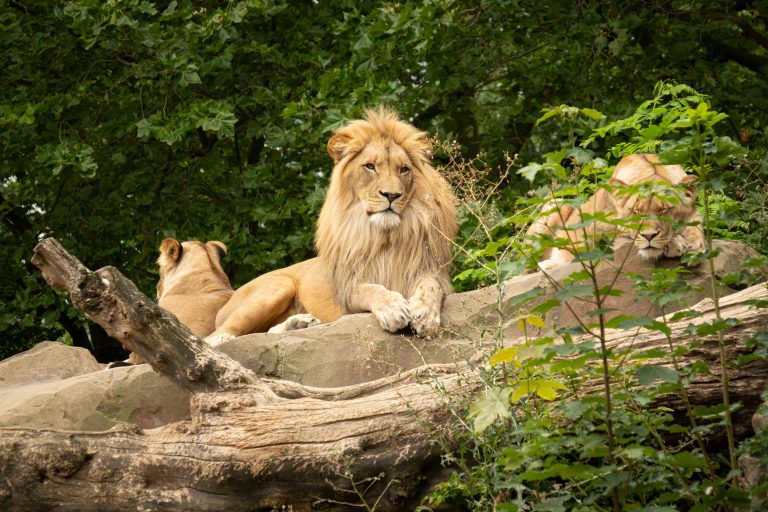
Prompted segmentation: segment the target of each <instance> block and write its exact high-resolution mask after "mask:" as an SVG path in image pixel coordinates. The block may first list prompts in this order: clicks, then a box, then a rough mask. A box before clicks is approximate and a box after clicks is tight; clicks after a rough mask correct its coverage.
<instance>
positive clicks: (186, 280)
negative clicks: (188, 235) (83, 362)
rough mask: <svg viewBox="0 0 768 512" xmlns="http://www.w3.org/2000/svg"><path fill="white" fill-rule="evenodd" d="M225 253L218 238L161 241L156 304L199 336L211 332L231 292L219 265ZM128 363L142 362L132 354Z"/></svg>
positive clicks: (168, 239) (167, 239)
mask: <svg viewBox="0 0 768 512" xmlns="http://www.w3.org/2000/svg"><path fill="white" fill-rule="evenodd" d="M226 253H227V246H226V245H224V244H223V243H221V242H218V241H212V242H208V243H205V244H204V243H203V242H198V241H196V240H192V241H188V242H182V243H179V242H178V241H176V240H174V239H173V238H166V239H165V240H163V241H162V243H161V244H160V257H159V258H158V259H157V264H158V267H159V268H160V279H159V280H158V282H157V304H158V305H159V306H160V307H161V308H163V309H165V310H166V311H170V312H171V313H173V314H174V315H176V318H178V319H179V321H180V322H181V323H182V324H184V325H185V326H186V327H187V328H188V329H189V330H190V331H192V333H193V334H194V335H195V336H197V337H198V338H204V337H206V336H208V335H209V334H211V333H212V332H213V330H214V328H215V326H214V324H215V321H216V313H218V312H219V310H220V309H221V308H222V306H224V304H226V303H227V301H228V300H229V298H230V297H231V296H232V293H233V291H232V285H231V284H230V283H229V279H228V278H227V276H226V274H224V271H223V270H222V268H221V259H222V258H223V257H224V255H225V254H226ZM128 362H129V363H132V364H138V363H139V362H141V361H140V360H139V358H138V356H136V354H133V353H132V354H131V355H130V356H129V357H128ZM112 366H117V365H115V364H114V363H113V365H112Z"/></svg>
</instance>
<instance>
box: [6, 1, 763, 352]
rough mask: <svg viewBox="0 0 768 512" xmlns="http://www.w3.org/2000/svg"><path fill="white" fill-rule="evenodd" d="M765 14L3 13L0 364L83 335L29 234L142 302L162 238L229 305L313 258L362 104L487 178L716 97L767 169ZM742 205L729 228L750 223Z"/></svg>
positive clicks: (685, 8) (525, 6) (405, 10)
mask: <svg viewBox="0 0 768 512" xmlns="http://www.w3.org/2000/svg"><path fill="white" fill-rule="evenodd" d="M767 7H768V2H765V1H752V2H736V1H723V2H687V1H673V2H670V1H668V0H656V1H649V2H643V3H636V2H620V3H616V2H599V1H586V2H579V3H577V4H574V3H573V2H565V1H553V2H534V1H531V0H519V1H511V0H510V1H505V0H488V1H476V2H462V1H458V0H419V1H416V2H393V1H376V0H369V1H364V2H353V1H348V0H334V1H329V2H317V3H315V2H296V1H289V2H285V1H256V0H249V1H241V2H227V3H224V2H211V1H207V2H190V1H186V0H180V1H178V0H177V1H172V2H170V3H160V2H151V1H147V0H125V1H108V2H103V1H97V0H72V1H68V2H54V1H50V0H41V1H36V2H27V1H2V2H0V27H2V30H0V50H2V51H1V52H0V66H1V69H2V72H1V73H0V125H2V131H0V220H1V222H0V243H2V247H3V248H2V249H1V250H0V283H2V284H1V285H0V301H2V304H3V309H2V312H0V335H1V336H2V340H3V341H2V344H3V345H2V347H0V357H4V356H8V355H10V354H12V353H15V352H17V351H19V350H22V349H24V348H26V347H28V346H30V345H31V344H33V343H36V342H38V341H41V340H42V339H46V338H60V337H62V336H68V337H69V339H71V340H72V341H73V342H75V343H77V344H80V345H85V346H88V345H90V344H91V341H92V340H93V339H94V337H97V333H96V330H94V329H91V328H89V326H88V325H87V324H86V323H85V322H84V321H83V320H82V319H81V317H79V316H78V315H77V314H76V313H75V312H74V310H73V309H72V308H71V307H70V306H69V305H68V303H67V301H66V299H65V298H64V297H63V296H58V295H55V294H53V292H51V291H50V290H49V289H48V288H47V287H46V286H45V285H44V284H43V282H42V280H41V279H40V278H39V276H38V274H37V272H36V271H35V269H34V268H32V267H31V266H30V265H29V258H30V255H31V251H32V248H33V246H34V244H35V243H36V241H37V240H39V239H40V238H41V237H43V236H56V237H57V238H58V239H60V240H61V241H62V242H63V244H64V245H65V246H66V247H67V249H68V250H70V251H72V253H73V254H76V255H77V256H78V257H79V258H81V259H82V260H83V261H84V263H86V264H87V265H88V266H90V267H91V268H98V267H101V266H104V265H114V266H117V267H119V268H120V269H121V270H123V271H124V272H125V273H126V274H127V275H128V276H129V277H130V278H131V279H132V280H134V281H135V282H136V283H137V284H138V285H139V286H140V288H141V289H143V290H144V291H145V292H147V293H150V292H151V291H152V290H153V287H154V282H155V280H156V274H155V270H154V264H153V260H154V259H155V258H156V256H157V255H156V248H157V246H158V245H159V242H160V240H161V239H162V238H163V237H166V236H173V237H176V238H179V239H190V238H198V239H205V240H210V239H218V240H221V241H223V242H225V243H227V244H228V245H229V247H230V261H231V263H229V271H230V272H231V274H232V275H231V277H232V278H233V282H234V283H235V284H236V285H239V284H242V283H244V282H246V281H247V280H249V279H251V278H253V277H254V276H256V275H258V274H259V273H261V272H264V271H267V270H270V269H272V268H276V267H279V266H283V265H287V264H289V263H291V262H294V261H297V260H301V259H304V258H306V257H308V256H310V255H311V254H312V253H313V248H312V229H313V223H314V219H315V217H316V215H317V212H318V209H319V206H320V205H321V203H322V197H323V191H324V187H325V184H326V179H327V176H328V171H329V170H330V159H329V158H328V157H327V155H326V152H325V147H324V144H325V141H326V139H327V138H328V136H329V134H330V133H331V131H332V130H333V129H334V128H335V127H337V126H339V124H340V123H342V122H344V120H346V119H350V118H354V117H356V116H358V115H359V114H360V112H361V110H362V108H364V107H366V106H371V105H376V104H378V103H388V104H391V105H393V106H395V107H396V108H397V109H398V110H400V111H401V113H402V114H403V115H404V116H406V117H408V118H409V119H411V120H412V121H413V122H414V123H415V124H416V125H418V126H419V127H420V128H422V129H425V130H428V131H430V132H431V133H434V134H436V135H437V136H438V137H440V138H445V139H456V140H458V141H459V142H460V144H461V145H462V146H463V148H464V150H465V152H466V153H467V154H468V155H472V154H475V153H477V152H481V151H482V152H484V153H486V155H488V156H487V158H488V160H489V162H490V163H491V164H493V163H494V162H500V161H501V158H502V155H503V153H504V152H505V151H507V152H510V153H512V154H514V153H519V154H520V155H521V156H520V163H521V164H524V163H525V162H526V161H529V160H533V159H535V157H536V156H537V155H540V154H541V153H543V152H545V151H547V150H550V149H552V148H555V147H559V141H560V139H561V137H562V134H561V133H559V132H556V131H551V130H552V128H551V127H550V126H547V125H544V126H537V125H536V123H535V120H536V119H537V118H538V117H539V116H540V111H541V109H542V108H544V107H547V106H553V105H559V104H561V103H568V104H572V105H579V106H581V107H593V106H594V107H599V109H600V110H601V111H602V112H604V113H606V114H608V115H611V114H614V115H624V114H626V113H627V112H628V111H630V110H631V109H632V108H634V106H635V105H637V104H638V103H639V102H640V101H642V99H645V98H647V97H648V96H649V94H650V92H651V91H652V90H653V85H654V84H655V83H656V82H657V81H658V80H660V79H665V78H668V79H675V80H678V81H680V82H684V83H688V84H689V85H692V86H693V87H694V88H696V89H697V90H699V91H700V92H702V93H706V94H709V95H710V96H711V98H712V103H713V106H714V107H716V108H717V109H718V110H719V111H723V112H727V113H728V114H729V115H730V118H729V123H730V125H729V126H728V127H727V129H728V130H730V132H731V133H729V134H728V135H731V136H732V137H734V138H736V137H738V138H740V139H741V140H742V141H743V142H744V143H746V144H748V145H749V146H750V147H751V148H752V149H753V150H754V151H755V152H756V153H757V154H760V155H761V154H763V153H764V151H765V148H766V146H768V134H766V131H765V127H764V123H765V119H767V118H768V116H767V115H766V113H767V112H766V111H767V110H768V105H767V104H766V102H765V101H764V98H766V97H768V83H767V82H766V69H768V68H766V64H767V63H768V31H767V30H766V21H765V13H766V12H768V9H767ZM766 174H768V172H766V170H765V168H764V167H763V168H760V167H756V168H755V169H754V172H753V173H752V174H749V175H748V176H750V178H749V179H752V180H753V181H755V182H760V183H764V179H765V176H766ZM728 179H731V178H728ZM746 179H747V178H745V174H743V173H742V174H741V175H740V176H738V177H736V178H733V179H731V181H730V182H729V183H732V184H733V183H735V184H736V185H737V187H736V188H735V189H734V190H735V192H734V193H735V194H742V197H741V199H745V198H746V199H748V198H749V197H750V196H749V194H750V193H754V192H755V187H750V186H747V185H746V181H745V180H746ZM761 179H762V180H763V181H759V180H761ZM507 185H508V189H509V190H513V191H516V192H519V191H521V190H524V189H525V187H526V186H527V185H526V184H525V183H524V182H518V181H517V180H515V179H513V180H511V181H510V182H509V183H508V184H507ZM744 204H745V205H747V207H745V208H743V209H742V211H741V212H740V215H742V216H749V215H759V214H760V211H761V210H760V209H759V208H758V207H755V208H754V209H752V210H750V209H749V207H748V205H749V204H751V203H749V201H746V200H745V202H744ZM763 212H764V210H763ZM746 220H750V219H746ZM765 224H766V223H765V222H763V226H764V225H765ZM763 239H765V237H763ZM105 357H106V356H105Z"/></svg>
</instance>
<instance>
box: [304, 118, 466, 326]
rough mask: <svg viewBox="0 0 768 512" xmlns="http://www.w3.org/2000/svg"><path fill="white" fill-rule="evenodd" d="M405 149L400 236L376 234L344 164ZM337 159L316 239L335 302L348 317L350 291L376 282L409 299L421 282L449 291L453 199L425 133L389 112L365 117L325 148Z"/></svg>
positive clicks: (387, 232) (397, 231) (397, 233)
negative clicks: (406, 192) (366, 152)
mask: <svg viewBox="0 0 768 512" xmlns="http://www.w3.org/2000/svg"><path fill="white" fill-rule="evenodd" d="M372 142H375V143H378V144H380V145H382V146H383V147H385V148H390V147H392V146H394V145H396V146H399V147H400V148H402V149H403V150H404V151H405V152H406V153H407V155H408V157H409V158H410V159H411V161H412V163H413V169H412V171H413V188H412V190H411V193H410V200H409V202H408V204H407V206H406V207H405V209H404V211H403V215H402V221H401V223H400V225H399V226H398V227H397V228H396V229H392V230H381V229H377V228H376V227H375V226H373V225H372V224H371V223H370V222H368V221H367V219H366V213H365V211H363V210H362V209H360V208H355V207H354V203H355V196H354V192H353V190H352V188H351V187H350V186H349V184H348V180H349V178H348V176H347V174H348V173H347V165H348V164H349V162H350V161H351V160H352V159H353V158H354V157H355V156H356V155H357V154H359V153H360V152H361V151H362V150H363V149H364V148H365V147H366V146H367V145H368V144H370V143H372ZM328 149H329V153H330V154H331V156H332V157H333V158H334V162H335V165H334V168H333V172H332V175H331V182H330V185H329V187H328V192H327V194H326V199H325V203H324V204H323V208H322V210H321V212H320V217H319V219H318V222H317V230H316V233H315V245H316V247H317V253H318V256H319V258H320V259H321V260H322V261H323V262H324V263H325V264H326V265H327V266H328V268H330V269H331V275H332V286H333V291H334V296H335V297H336V300H337V301H338V303H339V305H340V306H341V308H342V309H343V310H344V311H347V310H348V305H349V304H348V300H349V297H350V293H351V291H352V290H353V289H354V288H355V286H357V285H358V284H360V283H365V282H371V283H379V284H381V285H383V286H384V287H386V288H388V289H390V290H393V291H398V292H400V293H401V294H403V295H404V296H405V297H410V296H411V295H412V294H413V293H414V290H415V288H416V286H417V284H418V283H419V280H420V278H421V277H422V276H424V275H431V276H433V277H435V278H436V279H437V280H438V282H439V283H440V286H441V288H442V289H443V292H444V293H449V292H450V290H451V284H450V262H451V258H452V250H451V243H452V242H451V240H452V239H453V236H454V235H455V234H456V231H457V223H456V211H455V206H454V197H453V193H452V191H451V189H450V187H449V186H448V184H447V183H446V181H445V179H443V177H442V176H441V175H440V174H439V173H438V172H437V171H436V170H435V169H434V168H433V167H432V166H431V164H430V162H429V159H430V157H431V154H432V144H431V143H430V142H429V139H428V137H427V134H426V133H424V132H422V131H420V130H418V129H416V128H415V127H413V126H411V125H410V124H407V123H405V122H403V121H401V120H400V119H399V118H398V116H397V114H395V113H394V112H393V111H391V110H389V109H386V108H381V107H380V108H378V109H376V110H366V111H365V114H364V118H363V119H362V120H357V121H354V122H352V123H350V124H348V125H346V126H344V127H343V128H340V129H339V130H337V131H336V133H335V134H334V137H333V138H332V139H331V140H330V141H329V143H328Z"/></svg>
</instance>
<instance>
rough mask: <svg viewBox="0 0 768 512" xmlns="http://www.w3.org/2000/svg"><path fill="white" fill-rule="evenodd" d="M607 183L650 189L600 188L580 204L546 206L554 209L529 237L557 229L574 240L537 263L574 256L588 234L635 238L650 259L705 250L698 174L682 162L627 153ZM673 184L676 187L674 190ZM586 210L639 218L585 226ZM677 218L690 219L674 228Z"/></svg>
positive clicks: (555, 262) (552, 263)
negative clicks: (624, 222)
mask: <svg viewBox="0 0 768 512" xmlns="http://www.w3.org/2000/svg"><path fill="white" fill-rule="evenodd" d="M608 184H609V185H610V186H611V187H619V188H620V187H621V186H629V185H640V184H648V186H649V187H651V193H650V194H648V193H647V192H646V193H640V191H622V190H616V191H610V190H608V189H606V188H600V189H598V191H597V192H596V193H595V195H594V196H592V197H591V198H590V199H589V200H588V201H587V202H586V203H584V205H583V206H582V207H581V208H575V207H573V206H571V205H561V206H559V207H558V208H556V209H554V208H551V207H545V208H546V209H548V210H552V209H554V211H553V212H551V213H549V214H548V215H547V216H545V217H542V218H540V219H538V220H536V221H535V222H534V223H533V224H532V225H531V227H530V228H528V231H527V232H526V237H531V236H536V235H553V236H556V237H559V238H562V239H566V240H569V241H570V243H569V244H568V247H567V248H548V249H547V250H546V251H545V252H544V254H543V256H542V260H541V262H540V263H539V266H540V267H541V268H544V269H548V268H554V267H557V266H559V265H563V264H566V263H570V262H571V261H573V259H574V258H575V252H574V250H573V249H574V248H576V249H582V248H583V247H584V241H585V239H587V238H591V239H594V238H596V237H598V236H600V235H614V234H618V235H619V236H620V237H622V238H627V237H629V238H632V239H633V242H634V245H635V247H636V248H637V249H638V253H639V254H640V256H641V257H642V258H644V259H646V260H649V261H656V260H658V259H659V258H661V257H662V256H665V257H668V258H676V257H680V256H682V255H683V254H685V253H689V252H701V251H703V250H704V232H703V230H702V228H701V217H700V216H699V214H698V212H697V211H696V177H695V176H692V175H689V174H686V172H685V170H684V169H683V168H682V167H680V166H679V165H661V164H660V161H659V157H658V156H657V155H654V154H637V155H629V156H627V157H624V158H623V159H622V160H621V161H620V162H619V163H618V164H616V167H615V169H614V171H613V174H612V176H611V179H610V180H608ZM673 186H675V187H676V189H677V190H673V189H672V188H671V187H673ZM583 214H588V215H595V214H608V218H609V219H608V220H610V219H630V218H632V217H633V216H636V215H638V216H640V219H639V220H638V221H635V222H629V224H630V225H631V226H625V227H618V226H616V225H615V224H611V223H608V222H601V221H593V222H591V223H588V224H587V225H586V226H585V225H583V224H581V222H582V215H583ZM675 224H686V225H684V226H682V227H678V228H677V229H676V228H675V226H674V225H675ZM572 226H576V227H572Z"/></svg>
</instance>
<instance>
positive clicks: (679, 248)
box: [664, 235, 690, 258]
mask: <svg viewBox="0 0 768 512" xmlns="http://www.w3.org/2000/svg"><path fill="white" fill-rule="evenodd" d="M687 252H690V248H689V247H688V243H687V242H686V241H685V238H683V237H682V236H679V235H675V236H673V237H672V240H670V241H669V243H668V244H667V246H666V247H664V256H666V257H667V258H679V257H680V256H682V255H683V254H685V253H687Z"/></svg>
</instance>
